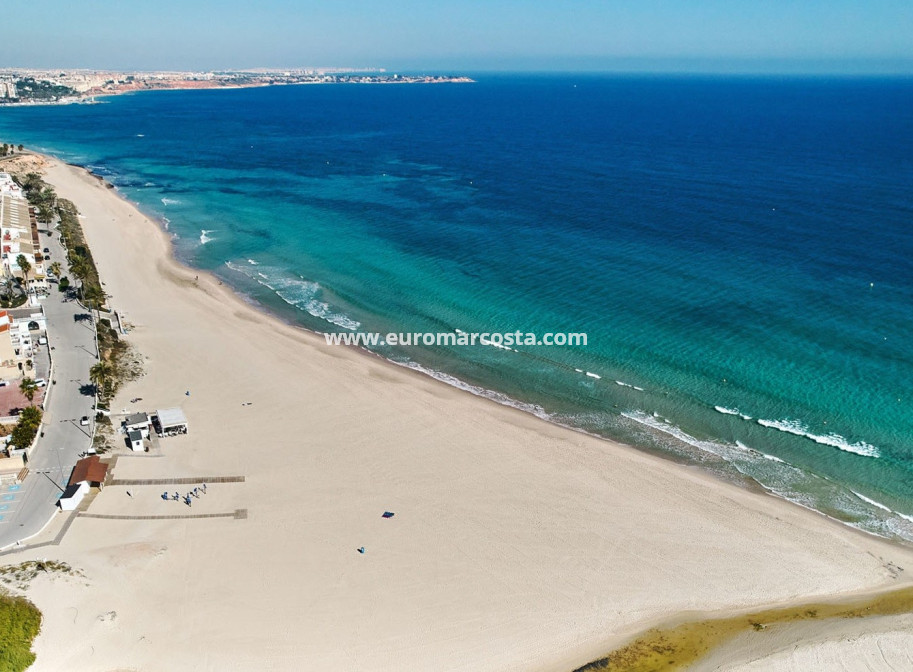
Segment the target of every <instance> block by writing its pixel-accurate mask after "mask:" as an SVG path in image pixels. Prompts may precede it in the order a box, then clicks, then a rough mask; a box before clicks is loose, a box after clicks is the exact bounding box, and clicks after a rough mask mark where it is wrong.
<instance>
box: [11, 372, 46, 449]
mask: <svg viewBox="0 0 913 672" xmlns="http://www.w3.org/2000/svg"><path fill="white" fill-rule="evenodd" d="M29 384H31V385H29ZM32 386H34V381H32V380H31V379H29V378H24V379H23V380H22V384H21V385H20V387H23V388H25V389H28V390H30V391H31V392H32V394H34V390H33V389H32ZM30 400H31V399H30ZM39 427H41V409H40V408H38V407H37V406H29V407H27V408H24V409H22V412H21V413H20V414H19V421H18V422H17V423H16V426H15V427H13V431H12V432H10V434H11V436H10V443H9V445H10V447H11V448H20V449H23V450H24V449H26V448H28V447H29V446H31V445H32V441H34V440H35V436H36V435H37V434H38V428H39Z"/></svg>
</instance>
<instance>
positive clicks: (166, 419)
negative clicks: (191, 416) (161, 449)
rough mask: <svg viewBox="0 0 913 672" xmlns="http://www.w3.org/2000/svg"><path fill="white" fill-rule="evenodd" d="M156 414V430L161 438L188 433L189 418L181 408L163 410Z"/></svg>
mask: <svg viewBox="0 0 913 672" xmlns="http://www.w3.org/2000/svg"><path fill="white" fill-rule="evenodd" d="M155 413H156V416H155V425H156V427H155V430H156V432H158V435H159V436H176V435H178V434H186V433H187V416H185V415H184V411H182V410H181V409H180V408H162V409H159V410H158V411H156V412H155Z"/></svg>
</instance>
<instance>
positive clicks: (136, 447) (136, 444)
mask: <svg viewBox="0 0 913 672" xmlns="http://www.w3.org/2000/svg"><path fill="white" fill-rule="evenodd" d="M127 443H128V444H130V450H132V451H134V452H137V453H138V452H142V451H143V450H144V449H145V447H144V446H143V434H142V432H140V431H139V430H137V429H131V430H130V431H129V432H127Z"/></svg>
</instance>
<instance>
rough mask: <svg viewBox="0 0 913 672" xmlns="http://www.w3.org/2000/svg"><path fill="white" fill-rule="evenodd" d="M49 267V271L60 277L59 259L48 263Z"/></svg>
mask: <svg viewBox="0 0 913 672" xmlns="http://www.w3.org/2000/svg"><path fill="white" fill-rule="evenodd" d="M49 268H50V270H51V273H53V274H54V275H55V276H56V277H58V278H59V277H60V262H59V261H55V262H54V263H53V264H51V265H50V267H49Z"/></svg>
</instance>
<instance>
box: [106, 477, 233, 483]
mask: <svg viewBox="0 0 913 672" xmlns="http://www.w3.org/2000/svg"><path fill="white" fill-rule="evenodd" d="M243 482H244V477H243V476H189V477H181V478H112V479H111V480H110V481H107V482H106V483H105V485H193V484H194V483H243Z"/></svg>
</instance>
